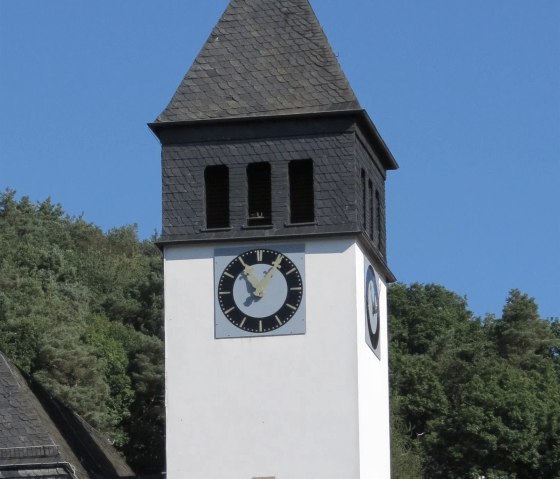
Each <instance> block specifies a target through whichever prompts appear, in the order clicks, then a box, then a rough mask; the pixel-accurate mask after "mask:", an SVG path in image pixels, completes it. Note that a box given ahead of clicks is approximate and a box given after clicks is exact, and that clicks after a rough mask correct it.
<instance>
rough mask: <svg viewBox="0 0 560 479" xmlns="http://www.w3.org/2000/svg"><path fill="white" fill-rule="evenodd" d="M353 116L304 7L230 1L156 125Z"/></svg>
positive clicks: (273, 0)
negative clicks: (326, 114) (348, 113)
mask: <svg viewBox="0 0 560 479" xmlns="http://www.w3.org/2000/svg"><path fill="white" fill-rule="evenodd" d="M358 109H361V107H360V104H359V102H358V100H357V99H356V96H355V95H354V92H353V91H352V88H351V87H350V85H349V83H348V80H347V79H346V76H345V75H344V73H343V71H342V69H341V68H340V65H339V63H338V60H337V58H336V55H335V54H334V53H333V51H332V49H331V47H330V45H329V42H328V40H327V38H326V36H325V34H324V32H323V30H322V28H321V26H320V24H319V22H318V20H317V17H316V16H315V13H314V12H313V9H312V8H311V5H310V4H309V1H308V0H232V1H231V2H230V4H229V6H228V7H227V9H226V11H225V12H224V14H223V16H222V18H221V19H220V20H219V21H218V23H217V25H216V26H215V28H214V30H213V31H212V33H211V35H210V37H209V38H208V40H207V42H206V44H205V45H204V47H203V48H202V50H201V52H200V53H199V55H198V57H197V58H196V60H195V62H194V64H193V65H192V67H191V68H190V70H189V71H188V72H187V74H186V76H185V78H184V79H183V81H182V82H181V84H180V86H179V88H178V89H177V91H176V92H175V95H174V96H173V98H172V99H171V102H170V103H169V105H168V106H167V108H166V109H165V110H164V111H163V112H162V113H161V115H160V116H159V117H158V119H157V120H156V122H175V121H194V120H217V119H228V118H243V117H259V116H276V115H293V114H310V113H321V112H331V111H345V110H346V111H348V110H358Z"/></svg>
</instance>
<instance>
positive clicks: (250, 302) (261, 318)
mask: <svg viewBox="0 0 560 479" xmlns="http://www.w3.org/2000/svg"><path fill="white" fill-rule="evenodd" d="M217 294H218V302H219V304H220V308H221V310H222V312H223V314H224V316H225V317H226V318H227V319H228V320H229V321H230V322H231V323H232V324H234V325H235V326H237V327H238V328H240V329H242V330H244V331H248V332H251V333H267V332H269V331H273V330H275V329H278V328H279V327H281V326H283V325H284V324H286V323H287V322H288V321H289V320H290V319H292V317H293V316H294V314H295V313H296V311H297V310H298V309H299V307H300V304H301V301H302V297H303V281H302V279H301V274H300V272H299V270H298V269H297V267H296V266H295V264H294V263H293V262H292V261H291V260H290V259H289V258H288V257H287V256H285V255H284V254H282V253H280V252H278V251H274V250H270V249H265V248H262V249H252V250H249V251H246V252H244V253H242V254H240V255H239V256H237V257H236V258H235V259H233V260H232V261H231V262H230V263H229V264H228V265H227V266H226V268H225V269H224V271H223V272H222V274H221V276H220V280H219V282H218V291H217Z"/></svg>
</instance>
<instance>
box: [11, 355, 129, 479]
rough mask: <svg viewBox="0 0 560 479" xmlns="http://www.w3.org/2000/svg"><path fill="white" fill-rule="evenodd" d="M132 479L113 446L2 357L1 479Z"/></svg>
mask: <svg viewBox="0 0 560 479" xmlns="http://www.w3.org/2000/svg"><path fill="white" fill-rule="evenodd" d="M132 476H133V472H132V470H131V469H130V468H129V467H128V466H127V465H126V463H125V462H124V460H123V459H122V458H121V457H120V456H119V455H118V453H117V452H116V451H115V450H114V449H113V448H112V447H111V445H110V444H109V443H108V441H106V440H102V439H101V436H100V435H99V433H98V432H96V431H94V430H93V428H91V426H89V425H88V424H87V423H85V421H83V420H82V419H81V418H79V417H78V416H76V415H75V414H73V413H72V412H71V411H70V410H69V409H68V408H66V407H65V406H64V405H63V404H61V403H60V402H58V401H57V400H56V399H54V398H52V397H50V396H49V395H48V394H47V393H46V392H45V391H44V390H43V389H42V388H41V387H40V386H39V385H38V384H36V383H34V382H32V381H30V382H28V381H27V380H26V379H25V378H24V377H23V375H22V374H21V373H20V372H19V371H18V369H17V368H16V367H15V366H14V365H13V364H11V363H10V362H9V361H8V360H7V358H6V357H5V356H4V355H2V354H1V353H0V478H8V477H9V478H20V477H26V478H42V479H90V478H92V479H93V478H96V479H97V478H99V479H101V478H107V479H113V478H118V477H132Z"/></svg>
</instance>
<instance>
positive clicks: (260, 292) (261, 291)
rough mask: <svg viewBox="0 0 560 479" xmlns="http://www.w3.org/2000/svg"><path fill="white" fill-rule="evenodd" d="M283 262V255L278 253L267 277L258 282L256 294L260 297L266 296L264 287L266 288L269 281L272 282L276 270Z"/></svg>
mask: <svg viewBox="0 0 560 479" xmlns="http://www.w3.org/2000/svg"><path fill="white" fill-rule="evenodd" d="M281 262H282V255H278V256H277V257H276V259H275V260H274V263H272V267H271V268H270V269H269V270H268V272H267V273H266V275H265V277H264V278H263V279H261V281H260V283H258V284H257V286H256V291H255V294H256V295H257V296H258V297H260V298H262V297H263V296H264V288H266V286H267V285H268V283H270V280H271V279H272V276H273V275H274V273H275V272H276V270H277V269H279V268H280V263H281Z"/></svg>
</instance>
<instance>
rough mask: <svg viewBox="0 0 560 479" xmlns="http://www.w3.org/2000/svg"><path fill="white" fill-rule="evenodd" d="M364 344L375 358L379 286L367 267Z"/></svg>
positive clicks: (377, 345)
mask: <svg viewBox="0 0 560 479" xmlns="http://www.w3.org/2000/svg"><path fill="white" fill-rule="evenodd" d="M365 309H366V342H367V344H368V345H369V347H370V348H371V349H372V351H373V352H374V353H375V355H376V356H377V357H380V356H379V355H380V352H379V335H380V330H379V329H380V315H379V286H378V285H377V277H376V274H375V271H374V270H373V267H372V266H371V265H368V267H367V270H366V278H365Z"/></svg>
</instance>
